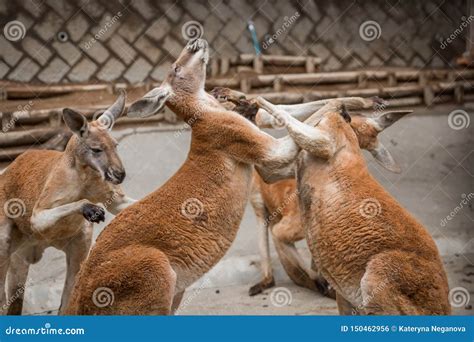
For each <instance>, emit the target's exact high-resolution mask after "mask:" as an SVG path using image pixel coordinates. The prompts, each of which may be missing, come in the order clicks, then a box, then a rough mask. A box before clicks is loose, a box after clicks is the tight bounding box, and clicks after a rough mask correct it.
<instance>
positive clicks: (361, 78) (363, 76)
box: [357, 71, 367, 88]
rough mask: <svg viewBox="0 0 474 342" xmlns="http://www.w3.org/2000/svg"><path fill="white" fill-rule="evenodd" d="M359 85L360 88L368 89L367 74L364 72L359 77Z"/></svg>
mask: <svg viewBox="0 0 474 342" xmlns="http://www.w3.org/2000/svg"><path fill="white" fill-rule="evenodd" d="M357 83H358V87H359V88H366V87H367V74H366V73H365V72H363V71H361V72H360V74H359V75H358V77H357Z"/></svg>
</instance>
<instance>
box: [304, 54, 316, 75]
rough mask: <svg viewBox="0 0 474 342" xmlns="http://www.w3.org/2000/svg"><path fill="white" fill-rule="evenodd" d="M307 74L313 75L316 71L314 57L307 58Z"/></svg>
mask: <svg viewBox="0 0 474 342" xmlns="http://www.w3.org/2000/svg"><path fill="white" fill-rule="evenodd" d="M305 67H306V72H307V73H308V74H310V73H313V72H314V71H315V70H314V58H313V57H306V66H305Z"/></svg>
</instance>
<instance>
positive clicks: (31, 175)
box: [0, 93, 133, 314]
mask: <svg viewBox="0 0 474 342" xmlns="http://www.w3.org/2000/svg"><path fill="white" fill-rule="evenodd" d="M124 106H125V93H123V94H122V95H121V96H120V97H119V98H118V100H117V101H116V102H115V103H114V104H113V105H112V106H111V107H110V108H109V109H108V110H107V111H105V112H104V113H103V114H102V115H101V116H100V117H99V118H98V119H97V120H96V121H93V122H91V123H87V120H86V118H85V117H84V116H83V115H81V114H79V113H77V112H75V111H73V110H71V109H68V108H66V109H64V112H63V117H64V121H65V123H66V125H67V126H68V127H69V129H70V130H71V131H72V132H73V133H74V134H73V136H72V137H71V139H70V140H69V142H68V144H67V146H66V149H65V151H64V152H58V151H46V150H31V151H28V152H25V153H23V154H22V155H20V156H19V157H18V158H17V159H16V160H15V161H14V162H13V163H12V164H11V165H10V166H9V167H8V168H7V169H6V170H5V172H4V173H3V174H2V175H0V207H1V208H3V210H0V228H1V229H0V234H1V236H0V284H1V288H0V296H1V305H2V309H3V311H7V312H8V314H21V311H22V307H23V293H24V290H25V286H26V280H27V277H28V269H29V265H30V264H33V263H36V262H38V261H39V260H40V259H41V257H42V254H43V251H44V250H45V249H46V248H47V247H50V246H53V247H55V248H57V249H60V250H62V251H64V252H65V253H66V260H67V275H66V282H65V284H64V290H63V294H62V298H61V308H60V312H62V311H63V310H64V309H65V307H66V303H67V301H68V298H69V294H70V292H71V289H72V286H73V284H74V278H75V276H76V273H77V272H78V271H79V266H80V264H81V262H82V261H83V260H84V259H85V258H86V256H87V253H88V252H89V248H90V245H91V239H92V223H93V222H100V221H103V220H104V215H105V212H104V209H103V208H102V207H100V206H98V205H96V204H95V203H103V204H104V205H105V206H106V209H107V210H108V211H110V212H111V213H113V214H116V213H118V212H119V211H120V210H121V209H123V208H124V207H126V206H127V205H129V204H130V203H132V202H133V200H132V199H130V198H128V197H126V196H125V195H124V193H123V191H122V189H121V187H120V186H119V185H118V184H120V183H122V181H123V179H124V177H125V170H124V168H123V166H122V162H121V160H120V157H119V156H118V155H117V148H116V145H117V143H116V141H115V140H114V139H113V138H112V137H111V136H110V134H109V132H108V130H109V129H110V128H111V126H112V123H113V121H115V120H116V119H117V118H118V117H119V116H120V115H121V114H122V112H123V109H124ZM7 272H8V297H7V298H5V282H6V276H7ZM7 299H8V302H7Z"/></svg>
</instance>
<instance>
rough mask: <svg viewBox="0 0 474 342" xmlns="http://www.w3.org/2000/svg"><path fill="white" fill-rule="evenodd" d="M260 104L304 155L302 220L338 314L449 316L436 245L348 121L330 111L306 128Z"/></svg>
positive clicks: (300, 172)
mask: <svg viewBox="0 0 474 342" xmlns="http://www.w3.org/2000/svg"><path fill="white" fill-rule="evenodd" d="M258 103H259V105H260V106H261V107H263V108H265V110H266V111H267V112H269V113H270V114H272V115H274V116H275V117H276V118H277V119H278V120H282V121H284V122H285V123H286V128H287V129H288V132H289V133H290V136H291V137H292V138H293V139H294V140H295V142H296V143H297V144H298V145H299V146H300V147H301V148H302V149H304V150H303V151H302V152H301V153H300V155H299V156H298V161H297V188H298V194H299V203H300V209H301V213H302V215H301V217H302V222H303V225H304V227H305V230H306V239H307V241H308V245H309V248H310V250H311V253H312V257H313V259H314V261H315V263H316V265H317V267H318V269H319V270H320V271H321V273H322V274H323V276H324V277H325V278H326V279H327V280H328V282H329V283H330V284H331V286H332V287H333V288H334V289H335V290H336V297H337V298H336V300H337V304H338V308H339V313H340V314H356V313H360V314H385V315H397V314H418V315H447V314H449V313H450V311H451V308H450V305H449V301H448V290H449V289H448V282H447V277H446V273H445V271H444V268H443V263H442V261H441V258H440V255H439V252H438V249H437V247H436V245H435V243H434V241H433V239H432V238H431V236H430V234H429V233H428V231H427V230H426V229H425V228H424V227H423V226H422V225H421V224H420V223H418V222H417V221H416V219H415V218H413V217H412V216H411V215H410V214H409V213H408V212H407V211H406V210H405V209H403V208H402V207H401V206H400V205H399V204H398V203H397V201H396V200H395V199H393V198H392V196H391V195H390V194H389V193H387V192H386V191H385V190H384V189H383V187H382V186H381V185H380V184H379V183H378V182H377V181H376V180H375V179H374V178H373V177H372V176H371V175H370V173H369V172H368V170H367V166H366V164H365V161H364V158H363V156H362V153H361V150H360V147H359V143H358V140H357V135H356V134H355V133H354V131H353V130H352V129H351V126H350V125H349V124H348V123H347V122H346V120H347V121H349V120H350V117H349V116H347V115H344V116H343V115H341V114H340V113H338V112H337V111H331V112H329V113H328V114H327V115H324V116H323V117H322V118H321V117H318V118H314V119H313V120H311V118H310V119H309V120H311V125H306V124H304V123H301V122H299V121H298V120H295V119H293V118H292V117H291V116H289V115H287V114H286V113H285V112H284V111H281V110H279V109H278V108H276V107H275V106H273V105H272V104H270V103H269V102H267V101H265V100H264V99H262V98H259V99H258ZM331 105H333V106H335V107H338V106H339V104H338V102H337V101H334V102H333V103H332V104H331Z"/></svg>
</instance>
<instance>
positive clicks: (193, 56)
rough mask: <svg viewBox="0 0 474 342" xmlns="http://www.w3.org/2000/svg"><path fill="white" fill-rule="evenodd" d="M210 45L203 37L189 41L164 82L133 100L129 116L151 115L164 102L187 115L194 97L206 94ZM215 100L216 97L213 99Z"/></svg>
mask: <svg viewBox="0 0 474 342" xmlns="http://www.w3.org/2000/svg"><path fill="white" fill-rule="evenodd" d="M208 60H209V47H208V43H207V41H205V40H204V39H196V40H193V41H190V42H189V43H188V44H187V45H186V47H185V48H184V49H183V51H182V52H181V54H180V55H179V57H178V59H177V60H176V62H174V63H173V65H172V66H171V69H170V71H169V72H168V75H167V77H166V79H165V80H164V81H163V83H162V84H161V85H160V86H159V87H157V88H155V89H153V90H151V91H150V92H148V93H147V94H145V96H144V97H143V98H141V99H140V100H138V101H136V102H134V103H133V104H132V105H131V106H130V108H129V109H128V113H127V115H128V116H129V117H148V116H151V115H154V114H156V113H157V112H158V111H159V110H161V109H162V108H163V107H164V105H165V104H167V105H169V106H170V107H171V108H172V109H173V111H175V113H177V114H178V115H180V116H186V113H184V112H185V111H186V109H188V108H189V107H191V108H192V106H193V102H194V101H193V100H197V99H199V97H201V96H206V98H207V99H209V98H212V97H211V96H209V95H207V94H206V93H205V91H204V83H205V82H206V66H207V62H208ZM214 101H215V100H214Z"/></svg>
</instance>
